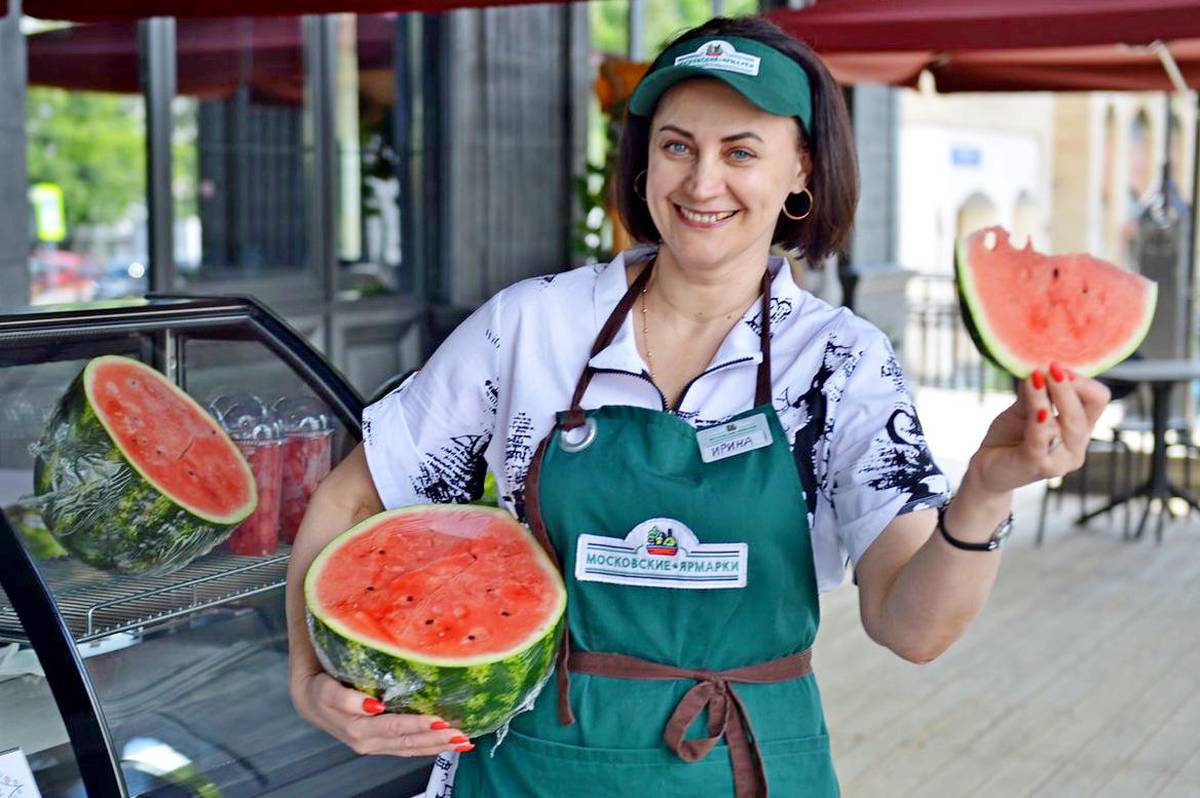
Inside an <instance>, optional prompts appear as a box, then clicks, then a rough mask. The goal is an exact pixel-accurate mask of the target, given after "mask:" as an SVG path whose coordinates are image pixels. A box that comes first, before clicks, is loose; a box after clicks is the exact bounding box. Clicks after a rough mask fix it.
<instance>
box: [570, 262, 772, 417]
mask: <svg viewBox="0 0 1200 798" xmlns="http://www.w3.org/2000/svg"><path fill="white" fill-rule="evenodd" d="M653 270H654V261H653V260H651V261H650V262H649V263H648V264H646V268H644V269H642V273H641V274H639V275H638V276H637V279H635V280H634V281H633V284H632V285H630V286H629V290H627V291H626V292H625V296H623V297H621V301H620V302H618V303H617V306H616V307H615V308H613V312H612V313H611V314H609V317H608V319H607V320H606V321H605V322H604V326H603V327H601V328H600V333H599V334H598V335H597V336H596V341H595V343H593V344H592V351H591V353H590V354H589V355H588V360H591V359H592V358H593V357H595V356H596V355H597V354H599V352H600V351H601V350H602V349H604V348H605V347H606V346H608V345H609V344H611V343H612V340H613V338H615V337H616V335H617V331H618V330H620V329H621V325H622V324H624V323H625V317H626V316H628V315H629V311H630V310H632V309H633V303H634V302H636V301H637V298H638V295H639V294H641V293H642V289H644V288H645V287H646V285H647V284H648V283H649V282H650V273H651V272H652V271H653ZM761 292H762V312H761V313H760V314H759V315H760V318H761V322H760V323H759V340H760V349H761V351H762V360H761V361H760V362H759V364H758V379H757V382H756V384H755V390H754V406H755V407H758V406H759V405H764V404H769V403H770V402H771V272H770V270H764V271H763V276H762V288H761ZM592 373H593V372H592V367H591V366H585V367H584V369H583V373H582V374H580V375H579V381H578V382H577V383H575V393H574V394H572V396H571V406H570V409H569V410H567V412H566V416H565V417H564V419H563V421H562V425H561V426H562V428H563V429H575V428H576V427H580V426H583V424H584V421H585V416H584V413H583V409H582V405H583V395H584V393H585V392H586V391H587V388H588V385H589V384H590V383H591V381H592Z"/></svg>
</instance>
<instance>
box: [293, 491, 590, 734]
mask: <svg viewBox="0 0 1200 798" xmlns="http://www.w3.org/2000/svg"><path fill="white" fill-rule="evenodd" d="M464 509H465V507H464V505H454V504H448V505H410V506H407V507H400V508H397V509H395V510H389V511H387V512H384V513H380V514H378V515H374V516H372V517H371V518H368V519H366V520H365V521H362V522H361V523H359V524H357V525H355V526H353V527H351V528H350V529H348V530H347V531H345V532H343V533H342V534H341V535H339V536H338V537H337V538H335V539H334V540H333V541H331V542H330V543H329V544H328V545H326V547H325V548H324V549H323V550H322V551H321V553H320V554H318V555H317V557H316V558H315V559H314V560H313V563H312V565H311V566H310V567H309V570H308V574H307V575H306V577H305V580H304V595H305V605H306V608H307V613H306V615H307V620H308V630H309V635H310V637H311V639H312V642H313V647H314V649H315V650H316V653H317V658H318V659H319V660H320V662H321V665H322V667H324V669H325V670H326V671H327V672H328V673H329V674H330V675H332V676H333V677H334V678H336V679H338V680H339V681H341V682H343V683H345V684H347V685H350V686H352V687H354V688H355V689H356V690H359V691H361V692H364V693H366V694H368V695H371V696H374V697H376V698H379V699H381V700H383V701H384V703H385V704H387V707H388V710H389V711H392V712H407V713H420V714H427V715H436V716H438V717H440V718H444V719H446V720H447V721H449V722H450V723H452V724H454V727H455V728H456V729H459V730H460V731H462V732H463V733H464V734H466V735H468V736H478V735H481V734H487V733H489V732H492V731H495V730H497V729H499V728H500V727H502V726H503V725H504V724H506V723H508V721H510V720H511V719H512V718H513V716H515V715H516V714H517V713H519V712H521V711H524V710H526V709H528V708H530V707H531V706H532V704H533V700H534V698H536V696H537V695H538V693H539V692H540V691H541V689H542V687H543V686H544V685H545V683H546V680H547V679H548V678H549V675H550V672H551V670H552V669H553V665H554V658H555V655H556V654H557V651H558V644H559V641H560V639H561V636H562V630H563V624H564V623H565V619H566V588H565V587H564V586H563V585H562V577H561V576H560V574H559V572H558V569H557V568H556V567H555V565H554V563H553V562H551V560H550V558H549V557H548V556H547V555H546V554H545V552H544V551H543V550H542V549H541V547H540V546H537V545H534V546H533V547H532V550H533V555H534V556H535V557H537V558H538V559H539V563H540V564H541V566H542V567H543V568H544V569H545V570H546V572H547V574H548V575H550V576H551V577H552V579H553V580H554V581H555V583H556V584H557V585H558V586H559V588H560V591H559V595H560V599H559V602H558V605H557V606H556V607H555V608H554V609H553V611H552V612H551V613H549V615H548V616H547V619H546V621H545V622H544V623H543V624H541V625H540V626H539V628H537V629H535V630H534V631H533V632H532V633H531V634H530V635H529V636H528V637H527V638H526V639H525V640H524V641H522V642H520V643H518V644H517V645H514V646H513V647H512V648H510V649H509V650H507V651H502V652H496V653H492V654H485V655H482V656H476V657H455V658H446V657H437V656H430V655H428V654H424V653H422V652H419V651H413V650H410V649H405V648H401V647H399V646H395V645H391V644H389V643H386V642H383V641H379V640H373V639H369V638H367V637H366V636H364V635H362V634H359V633H358V632H356V631H354V630H352V629H350V628H348V627H347V626H346V625H344V624H342V623H340V622H339V621H338V620H336V619H335V618H332V617H330V616H329V614H328V613H326V612H324V611H323V609H322V607H321V605H320V602H319V601H318V600H317V597H316V583H317V579H318V577H319V575H320V572H321V568H322V566H323V564H324V563H325V562H326V561H327V560H328V559H329V558H330V557H332V556H334V555H335V554H336V552H337V549H338V548H339V545H340V543H342V542H344V541H346V540H348V539H349V538H351V537H353V536H355V535H357V534H358V533H360V532H363V531H365V530H368V529H371V528H373V527H374V526H376V525H377V524H379V523H381V522H383V521H386V520H387V519H389V518H392V517H395V516H399V515H405V514H408V513H422V514H425V513H430V512H440V511H453V512H459V513H461V512H462V511H463V510H464ZM470 509H471V511H473V512H479V513H486V514H492V515H495V516H497V517H498V518H502V519H504V520H505V521H506V522H508V523H512V524H518V523H519V522H518V521H517V520H516V519H515V518H513V517H512V515H511V514H509V513H508V512H507V511H506V510H503V509H494V508H489V507H480V506H472V507H471V508H470ZM525 534H528V532H526V533H525Z"/></svg>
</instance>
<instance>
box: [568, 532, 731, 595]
mask: <svg viewBox="0 0 1200 798" xmlns="http://www.w3.org/2000/svg"><path fill="white" fill-rule="evenodd" d="M747 553H748V552H747V547H746V544H745V543H701V542H700V540H699V539H698V538H697V537H696V533H695V532H693V531H692V530H691V529H689V528H688V527H687V525H686V524H684V523H683V522H682V521H677V520H675V519H674V518H651V519H650V520H649V521H643V522H642V523H640V524H638V525H637V526H635V527H634V528H633V530H632V531H631V532H630V533H629V534H628V535H626V536H625V537H623V538H610V537H604V536H602V535H588V534H584V535H580V536H579V540H578V542H577V543H576V545H575V579H576V580H577V581H580V582H606V583H608V584H611V585H637V586H641V587H666V588H674V589H683V590H713V589H720V588H740V587H745V586H746V558H747Z"/></svg>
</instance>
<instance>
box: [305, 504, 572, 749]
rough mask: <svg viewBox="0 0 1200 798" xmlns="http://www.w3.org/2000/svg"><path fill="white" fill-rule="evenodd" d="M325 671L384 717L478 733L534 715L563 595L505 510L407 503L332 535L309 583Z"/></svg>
mask: <svg viewBox="0 0 1200 798" xmlns="http://www.w3.org/2000/svg"><path fill="white" fill-rule="evenodd" d="M304 595H305V602H306V604H307V607H308V625H309V632H310V634H311V637H312V641H313V645H314V647H315V649H316V651H317V656H318V657H319V658H320V660H321V664H322V665H323V666H324V667H325V670H326V671H328V672H329V673H330V674H331V675H333V676H334V677H335V678H337V679H339V680H340V681H342V682H344V683H345V684H348V685H351V686H353V687H355V688H356V689H358V690H361V691H363V692H365V693H368V694H369V695H372V696H375V697H376V698H380V699H382V700H383V701H384V703H386V704H387V707H388V709H389V710H390V711H394V712H415V713H422V714H429V715H437V716H439V717H442V718H445V719H446V720H447V721H449V722H450V723H452V724H453V725H454V726H455V727H456V728H458V729H461V730H462V731H463V733H465V734H468V735H479V734H485V733H487V732H490V731H494V730H496V729H498V728H500V727H501V726H503V725H504V724H506V723H507V722H508V721H509V720H510V719H511V718H512V717H513V716H514V715H515V714H517V713H518V712H520V711H522V710H523V709H527V708H528V707H530V706H532V704H533V699H534V698H535V697H536V696H537V694H538V692H539V691H540V690H541V688H542V685H543V684H544V683H545V681H546V678H547V677H548V676H549V674H550V671H551V669H552V667H553V663H554V656H555V653H556V651H557V647H558V641H559V635H560V633H561V630H562V624H563V623H564V611H565V609H566V589H565V588H564V586H563V582H562V578H561V576H560V575H559V573H558V569H557V568H556V567H555V565H554V563H553V562H551V561H550V558H549V557H548V556H547V555H546V553H545V552H544V551H543V550H542V548H541V546H539V545H538V543H537V541H535V540H534V538H533V536H532V535H531V534H530V533H529V531H528V530H527V529H526V528H525V527H524V526H522V525H521V524H520V523H518V522H517V520H516V519H515V518H513V517H512V516H511V515H510V514H509V513H508V512H506V511H504V510H500V509H494V508H488V507H479V506H474V505H414V506H411V507H403V508H400V509H398V510H392V511H389V512H385V513H380V514H379V515H376V516H373V517H371V518H368V519H367V520H366V521H363V522H362V523H360V524H358V525H357V526H355V527H353V528H351V529H350V530H348V531H346V532H344V533H342V534H341V535H340V536H338V537H337V538H335V539H334V540H333V541H332V542H330V544H329V545H328V546H326V547H325V549H324V550H323V551H322V552H321V553H320V554H319V555H318V556H317V558H316V559H315V560H314V561H313V564H312V566H311V567H310V568H309V571H308V574H307V576H306V577H305V580H304Z"/></svg>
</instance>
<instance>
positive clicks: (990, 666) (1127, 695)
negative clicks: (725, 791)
mask: <svg viewBox="0 0 1200 798" xmlns="http://www.w3.org/2000/svg"><path fill="white" fill-rule="evenodd" d="M1007 402H1008V400H1007V399H1005V398H1004V397H999V396H997V397H989V399H988V400H987V402H986V403H984V404H983V405H981V404H980V403H979V400H978V397H977V396H976V395H972V394H952V393H950V392H937V391H930V390H923V391H922V392H921V393H919V394H918V397H917V403H918V410H919V412H920V414H921V418H922V421H923V422H924V424H925V426H926V432H927V435H928V437H929V439H930V441H931V445H932V447H933V450H934V454H935V456H936V457H937V459H938V462H939V463H940V464H941V465H942V467H943V469H945V470H946V471H947V472H948V473H950V474H951V475H952V476H953V477H954V478H955V479H957V477H958V475H959V474H961V471H962V469H963V468H965V466H966V462H967V459H968V458H969V456H970V453H971V452H972V451H973V450H974V448H975V446H976V445H977V443H978V441H979V439H980V438H981V437H982V435H983V432H984V430H985V429H986V426H987V422H988V421H989V420H990V418H991V417H992V416H993V415H994V414H995V413H996V412H998V411H999V410H1000V409H1002V408H1003V407H1004V406H1005V405H1006V404H1007ZM1041 490H1042V489H1041V487H1040V486H1034V487H1030V488H1027V489H1024V490H1022V491H1021V492H1020V493H1019V495H1018V498H1017V508H1016V512H1017V528H1016V531H1015V533H1014V536H1013V540H1012V544H1011V545H1010V546H1009V547H1008V548H1006V550H1005V553H1004V564H1003V566H1002V568H1001V574H1000V579H999V582H998V584H997V587H996V591H995V593H994V594H993V596H992V599H991V601H990V602H989V604H988V606H987V607H986V608H985V610H984V612H983V614H982V615H981V616H980V617H979V619H977V621H976V622H975V624H974V625H973V626H972V628H971V629H970V630H969V631H968V633H967V634H966V636H965V637H964V638H963V639H962V640H960V641H958V643H956V644H955V645H954V646H953V647H952V648H951V649H950V650H949V651H947V652H946V653H945V654H944V655H942V656H941V657H940V658H939V659H938V660H936V661H935V662H932V663H930V664H928V665H925V666H916V665H912V664H909V663H906V662H904V661H903V660H901V659H899V658H898V657H896V656H895V655H893V654H892V653H890V652H889V651H886V650H885V649H883V648H881V647H880V646H878V645H876V644H874V643H872V642H871V641H870V640H868V639H867V637H866V635H865V633H864V632H863V631H862V628H861V625H860V623H859V620H858V608H857V592H856V591H855V590H854V588H853V587H851V586H845V587H843V588H842V589H840V590H838V591H836V592H835V593H833V594H831V595H828V596H826V597H825V600H824V605H823V613H824V618H823V621H822V632H821V635H820V637H819V639H818V641H817V653H816V655H815V658H814V667H815V669H816V672H817V677H818V679H819V680H820V682H821V686H822V691H823V694H824V697H825V703H826V712H827V714H828V719H829V725H830V728H831V729H832V730H833V748H834V756H835V762H836V763H837V768H838V773H839V776H840V779H841V782H842V788H843V793H844V794H845V795H846V796H847V798H875V797H876V796H878V797H879V798H885V797H886V798H901V796H922V797H925V796H928V797H929V798H943V797H944V798H960V796H961V797H963V798H965V797H966V796H989V797H990V796H995V797H996V798H1001V797H1003V798H1018V797H1019V796H1045V797H1046V798H1074V797H1075V796H1079V797H1080V798H1083V797H1084V796H1086V797H1087V798H1093V797H1098V796H1104V797H1106V798H1117V797H1118V796H1128V797H1129V798H1149V796H1170V797H1171V798H1197V797H1198V796H1200V515H1193V516H1192V517H1191V518H1190V519H1186V520H1184V519H1181V520H1176V521H1174V522H1172V523H1168V525H1167V527H1166V538H1165V541H1164V543H1163V545H1162V546H1155V545H1154V544H1153V542H1152V539H1149V538H1148V539H1147V540H1143V541H1140V542H1134V543H1127V542H1123V541H1122V540H1121V535H1120V526H1119V524H1117V523H1116V522H1114V523H1111V524H1110V523H1106V522H1105V521H1104V519H1101V520H1099V521H1098V522H1096V523H1094V524H1093V525H1092V526H1090V527H1089V528H1088V529H1086V530H1079V529H1076V528H1075V527H1073V526H1072V525H1071V524H1070V518H1071V517H1073V516H1074V515H1075V514H1076V513H1077V512H1078V503H1077V500H1076V499H1075V498H1074V497H1069V498H1067V499H1066V501H1064V503H1063V509H1062V511H1061V512H1054V511H1052V513H1051V515H1050V517H1049V519H1048V523H1047V536H1046V543H1045V545H1044V546H1043V547H1042V548H1040V549H1039V548H1035V547H1034V546H1033V539H1034V533H1035V531H1036V523H1037V510H1038V507H1039V504H1040V500H1041ZM1099 501H1100V497H1093V498H1092V502H1093V506H1095V503H1098V502H1099ZM1052 506H1053V505H1052ZM1117 520H1120V518H1119V517H1118V519H1117Z"/></svg>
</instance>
